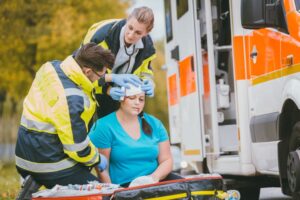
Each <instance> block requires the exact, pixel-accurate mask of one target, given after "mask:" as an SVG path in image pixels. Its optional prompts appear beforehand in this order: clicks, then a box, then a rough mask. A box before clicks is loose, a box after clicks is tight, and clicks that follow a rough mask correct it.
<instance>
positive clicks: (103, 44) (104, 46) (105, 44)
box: [98, 40, 108, 49]
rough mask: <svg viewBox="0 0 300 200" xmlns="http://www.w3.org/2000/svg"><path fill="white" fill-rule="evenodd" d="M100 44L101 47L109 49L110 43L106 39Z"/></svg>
mask: <svg viewBox="0 0 300 200" xmlns="http://www.w3.org/2000/svg"><path fill="white" fill-rule="evenodd" d="M98 45H100V46H101V47H103V49H108V44H107V43H106V41H105V40H103V41H102V42H100V43H99V44H98Z"/></svg>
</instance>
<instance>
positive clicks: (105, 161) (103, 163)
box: [97, 154, 107, 172]
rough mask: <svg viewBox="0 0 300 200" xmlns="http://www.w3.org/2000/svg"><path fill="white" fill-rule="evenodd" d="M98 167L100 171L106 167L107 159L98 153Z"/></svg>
mask: <svg viewBox="0 0 300 200" xmlns="http://www.w3.org/2000/svg"><path fill="white" fill-rule="evenodd" d="M97 167H98V169H99V170H100V172H102V171H103V170H105V169H106V167H107V159H106V157H105V156H104V155H102V154H100V163H99V164H98V166H97Z"/></svg>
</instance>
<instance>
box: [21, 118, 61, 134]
mask: <svg viewBox="0 0 300 200" xmlns="http://www.w3.org/2000/svg"><path fill="white" fill-rule="evenodd" d="M21 125H22V126H24V127H25V128H27V129H30V130H34V131H38V132H46V133H52V134H53V133H56V129H55V127H54V126H53V125H52V124H49V123H46V122H38V121H33V120H30V119H27V118H26V117H25V116H24V115H22V117H21Z"/></svg>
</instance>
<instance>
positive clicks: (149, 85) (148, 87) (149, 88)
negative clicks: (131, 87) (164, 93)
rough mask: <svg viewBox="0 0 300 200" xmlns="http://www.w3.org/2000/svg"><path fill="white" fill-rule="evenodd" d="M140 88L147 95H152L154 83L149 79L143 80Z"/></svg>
mask: <svg viewBox="0 0 300 200" xmlns="http://www.w3.org/2000/svg"><path fill="white" fill-rule="evenodd" d="M142 90H143V91H144V92H145V93H146V95H147V96H149V97H154V84H153V82H152V81H151V80H147V79H146V80H144V81H143V84H142Z"/></svg>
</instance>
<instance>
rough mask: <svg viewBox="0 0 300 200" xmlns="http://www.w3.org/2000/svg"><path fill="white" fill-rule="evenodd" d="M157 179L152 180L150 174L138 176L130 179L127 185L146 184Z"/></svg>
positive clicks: (155, 181)
mask: <svg viewBox="0 0 300 200" xmlns="http://www.w3.org/2000/svg"><path fill="white" fill-rule="evenodd" d="M157 182H158V181H157V180H154V179H153V177H152V176H140V177H137V178H135V179H134V180H133V181H131V183H130V185H129V187H134V186H139V185H147V184H153V183H157Z"/></svg>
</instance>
